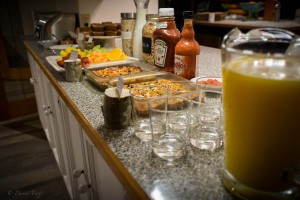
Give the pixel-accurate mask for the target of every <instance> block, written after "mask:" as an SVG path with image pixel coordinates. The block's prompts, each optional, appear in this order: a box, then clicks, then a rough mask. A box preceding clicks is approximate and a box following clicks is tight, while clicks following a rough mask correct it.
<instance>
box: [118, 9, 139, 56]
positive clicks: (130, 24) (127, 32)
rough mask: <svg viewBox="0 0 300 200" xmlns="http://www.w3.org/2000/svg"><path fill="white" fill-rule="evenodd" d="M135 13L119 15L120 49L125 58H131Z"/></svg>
mask: <svg viewBox="0 0 300 200" xmlns="http://www.w3.org/2000/svg"><path fill="white" fill-rule="evenodd" d="M135 18H136V13H121V26H122V33H121V35H122V48H123V51H124V53H125V54H126V55H127V56H132V32H133V29H134V26H135Z"/></svg>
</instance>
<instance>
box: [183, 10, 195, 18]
mask: <svg viewBox="0 0 300 200" xmlns="http://www.w3.org/2000/svg"><path fill="white" fill-rule="evenodd" d="M193 18H194V14H193V11H183V19H193Z"/></svg>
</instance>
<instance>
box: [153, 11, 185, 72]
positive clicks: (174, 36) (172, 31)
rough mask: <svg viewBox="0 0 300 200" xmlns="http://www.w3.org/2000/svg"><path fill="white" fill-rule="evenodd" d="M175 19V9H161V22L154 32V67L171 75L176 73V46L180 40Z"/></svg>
mask: <svg viewBox="0 0 300 200" xmlns="http://www.w3.org/2000/svg"><path fill="white" fill-rule="evenodd" d="M174 19H175V17H174V8H160V9H159V22H158V23H157V24H156V30H155V31H154V32H153V39H154V65H155V66H156V67H158V68H159V69H160V70H162V71H167V72H171V73H174V56H175V46H176V44H177V42H178V41H179V40H180V32H179V30H178V29H177V27H176V24H175V21H174Z"/></svg>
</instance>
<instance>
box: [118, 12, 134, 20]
mask: <svg viewBox="0 0 300 200" xmlns="http://www.w3.org/2000/svg"><path fill="white" fill-rule="evenodd" d="M121 18H122V19H135V18H136V13H121Z"/></svg>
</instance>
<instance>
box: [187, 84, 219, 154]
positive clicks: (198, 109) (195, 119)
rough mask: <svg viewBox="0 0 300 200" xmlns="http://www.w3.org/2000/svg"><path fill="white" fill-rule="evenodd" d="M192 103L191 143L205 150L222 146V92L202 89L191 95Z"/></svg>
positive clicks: (212, 149)
mask: <svg viewBox="0 0 300 200" xmlns="http://www.w3.org/2000/svg"><path fill="white" fill-rule="evenodd" d="M188 97H189V99H190V101H191V103H192V111H191V120H190V132H189V141H190V143H191V144H192V145H193V146H195V147H197V148H199V149H203V150H210V151H214V150H216V149H218V148H219V147H221V146H222V138H223V137H222V134H223V129H222V127H223V126H222V115H223V113H222V92H220V91H215V90H205V89H201V90H199V91H193V92H191V93H190V94H189V96H188Z"/></svg>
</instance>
